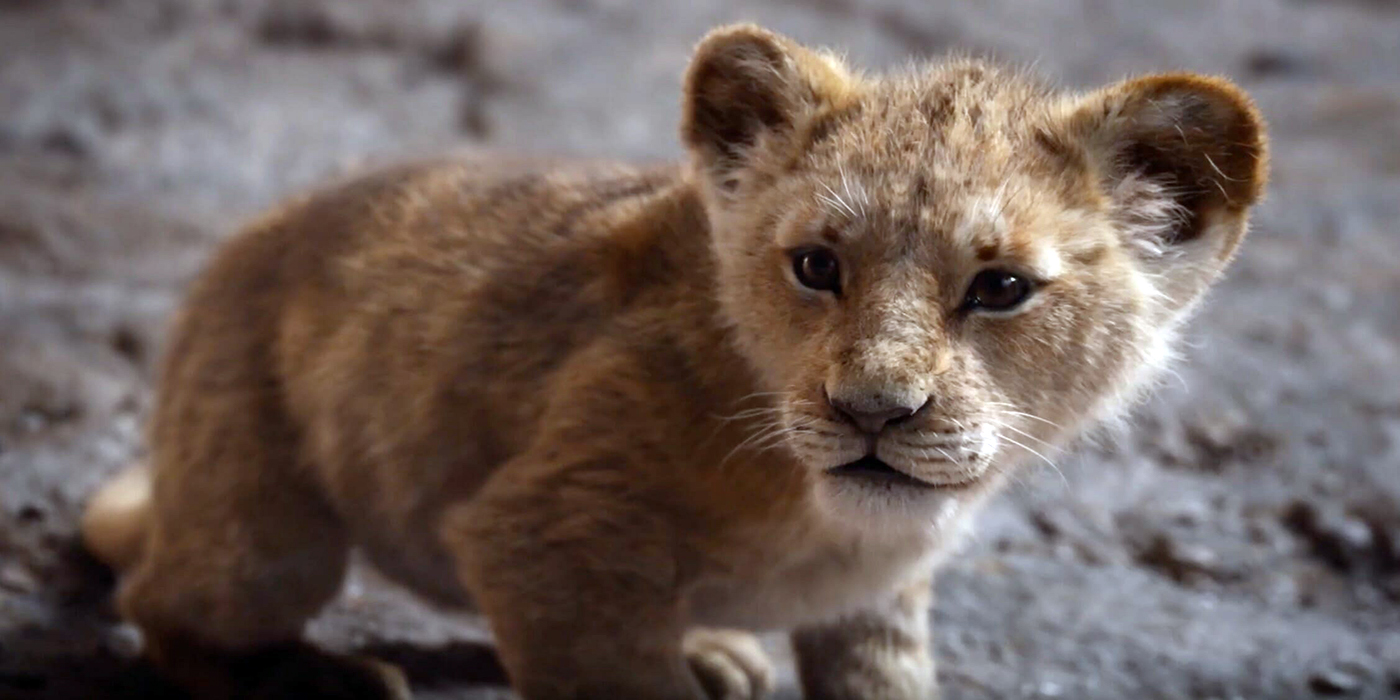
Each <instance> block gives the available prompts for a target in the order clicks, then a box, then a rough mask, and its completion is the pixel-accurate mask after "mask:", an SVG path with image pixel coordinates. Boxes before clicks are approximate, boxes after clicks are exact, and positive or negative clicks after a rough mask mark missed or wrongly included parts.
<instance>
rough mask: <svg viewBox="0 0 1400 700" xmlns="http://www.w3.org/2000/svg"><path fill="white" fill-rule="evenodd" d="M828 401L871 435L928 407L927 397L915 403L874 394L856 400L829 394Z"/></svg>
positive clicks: (846, 417)
mask: <svg viewBox="0 0 1400 700" xmlns="http://www.w3.org/2000/svg"><path fill="white" fill-rule="evenodd" d="M826 400H827V402H828V403H830V404H831V407H832V408H834V409H836V413H837V414H838V415H840V416H841V417H842V418H844V419H846V420H847V421H849V422H851V423H854V424H855V426H856V427H857V428H860V429H861V431H862V432H865V433H869V434H871V435H875V434H877V433H879V432H880V431H882V430H884V429H885V426H887V425H890V424H892V423H898V422H900V421H902V420H905V419H906V418H909V417H910V416H912V415H914V414H915V413H918V412H919V410H920V409H922V408H923V407H924V406H927V405H928V398H927V397H925V398H924V400H923V401H919V402H915V401H908V400H900V398H899V397H896V396H890V395H888V394H873V395H869V396H864V397H861V398H860V399H859V400H855V399H851V398H847V397H842V396H832V395H831V394H829V393H828V394H827V397H826ZM911 404H912V405H911Z"/></svg>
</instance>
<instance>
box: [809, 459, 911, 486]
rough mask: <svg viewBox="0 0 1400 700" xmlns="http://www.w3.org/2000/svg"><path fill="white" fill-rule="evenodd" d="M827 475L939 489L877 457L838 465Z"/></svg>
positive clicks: (828, 471) (827, 471) (829, 470)
mask: <svg viewBox="0 0 1400 700" xmlns="http://www.w3.org/2000/svg"><path fill="white" fill-rule="evenodd" d="M826 473H827V474H830V475H832V476H837V477H843V478H849V479H861V480H864V481H871V482H876V483H883V484H892V485H895V486H918V487H922V488H938V486H939V484H931V483H929V482H927V481H924V480H922V479H916V478H914V477H912V476H909V475H908V474H905V473H904V472H902V471H899V470H898V469H895V468H894V467H891V466H890V465H888V464H885V463H884V461H882V460H881V459H880V458H878V457H876V456H875V455H866V456H864V457H861V458H860V459H858V460H856V461H854V462H847V463H845V464H838V465H836V466H834V467H832V468H830V469H828V470H826Z"/></svg>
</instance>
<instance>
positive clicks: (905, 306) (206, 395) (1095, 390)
mask: <svg viewBox="0 0 1400 700" xmlns="http://www.w3.org/2000/svg"><path fill="white" fill-rule="evenodd" d="M684 101H685V106H684V115H685V116H684V121H683V124H682V127H681V136H682V140H683V141H684V143H685V144H686V146H687V147H688V148H689V150H690V153H691V158H690V161H689V163H688V164H687V165H686V166H684V167H660V168H654V169H638V168H634V167H630V166H622V165H602V164H583V165H580V164H548V165H541V164H526V163H514V162H509V163H508V162H500V161H497V162H487V163H480V162H457V161H450V162H439V163H431V164H424V165H419V166H412V167H406V168H401V169H397V170H391V171H387V172H384V173H380V174H378V175H375V176H371V177H368V178H363V179H360V180H357V181H355V182H351V183H347V184H343V185H340V186H337V187H334V188H331V189H328V190H325V191H323V192H320V193H317V194H314V195H312V196H310V197H308V198H304V199H301V200H298V201H296V202H294V203H291V204H289V205H287V206H286V207H284V208H283V209H282V210H280V211H279V212H276V213H274V214H272V215H270V216H268V217H266V218H264V219H263V220H261V221H260V222H257V223H256V224H254V225H253V226H251V227H250V228H249V229H248V230H246V231H245V232H243V233H242V234H240V235H239V236H237V237H236V238H234V239H233V240H232V241H230V243H229V244H228V245H227V247H226V248H225V249H224V250H223V251H222V252H221V253H220V254H219V255H218V257H217V258H216V259H215V260H214V262H213V263H212V264H211V266H210V267H209V269H208V270H207V271H206V272H205V273H204V275H203V276H202V278H201V279H200V281H199V282H198V283H197V284H196V285H195V286H194V288H193V289H192V290H191V292H190V296H189V300H188V302H187V303H186V305H185V307H184V310H183V311H182V313H181V314H180V317H179V319H178V320H177V322H176V325H175V329H174V332H173V335H172V342H171V344H170V349H169V352H168V354H167V357H166V361H165V365H164V369H163V374H162V379H161V385H160V391H159V401H158V407H157V410H156V413H155V416H154V420H153V428H152V433H151V447H152V464H151V466H150V469H149V472H144V471H143V472H137V473H135V474H133V475H131V476H128V477H127V478H125V479H124V480H122V481H119V482H115V483H116V485H114V486H113V487H112V489H111V490H109V491H108V492H107V493H106V495H105V496H104V497H102V498H99V499H98V500H96V501H95V502H94V505H93V509H92V510H91V511H90V513H89V517H88V518H87V519H86V521H85V533H86V535H87V541H88V542H89V544H90V546H92V547H93V548H94V549H95V550H96V551H97V552H98V554H99V555H102V556H104V557H105V558H107V559H108V560H109V561H112V562H113V563H117V564H124V563H126V562H129V561H134V562H135V564H134V566H133V567H132V568H131V569H130V571H129V572H128V573H127V575H126V576H125V579H124V583H123V586H122V591H121V595H120V605H121V609H122V612H123V614H124V615H125V616H127V617H128V618H129V619H131V620H133V621H134V622H136V623H137V624H138V625H140V626H141V627H142V628H143V630H144V631H145V633H146V639H147V642H148V653H149V654H150V655H151V656H152V658H153V659H154V660H155V661H156V662H157V663H160V664H162V665H163V666H164V667H165V668H167V669H168V670H169V671H170V672H171V673H173V674H175V675H176V676H177V678H179V679H180V680H181V681H182V682H184V683H186V684H187V685H189V686H190V687H192V688H194V689H196V690H197V691H198V692H200V693H201V694H203V695H204V696H209V697H220V696H222V697H231V696H241V695H251V694H256V693H258V692H263V691H264V690H266V689H267V688H271V687H277V686H278V685H279V684H283V683H290V684H292V685H293V686H294V687H300V688H301V689H302V690H301V691H299V692H303V694H305V693H307V692H311V691H307V690H305V689H306V688H308V687H310V688H313V690H314V692H316V693H321V694H325V695H336V694H340V695H353V694H355V693H357V692H360V691H361V690H362V687H361V686H360V685H356V684H361V685H365V686H375V687H379V688H381V690H380V692H381V694H385V695H392V694H402V693H403V692H404V691H403V690H402V683H401V679H396V678H395V676H394V674H393V673H392V672H390V671H387V670H385V669H384V668H383V667H381V666H377V665H373V664H367V663H363V662H355V661H352V660H347V659H341V658H338V657H330V656H326V655H321V654H318V653H317V652H315V651H314V650H310V649H308V648H305V647H298V646H295V644H296V639H297V638H298V637H299V635H300V631H301V628H302V626H303V624H304V622H305V621H306V619H307V618H309V617H310V616H311V615H313V614H315V612H316V610H317V609H318V608H319V607H320V606H321V605H322V604H324V602H325V601H326V600H327V599H328V598H329V597H331V596H332V595H333V594H334V592H335V591H336V589H337V587H338V585H339V582H340V579H341V576H342V572H343V570H344V567H345V562H346V551H347V549H348V548H349V547H350V546H352V545H353V546H359V547H362V548H363V549H364V550H365V551H366V552H367V553H368V555H369V557H370V558H371V560H373V561H374V562H375V564H376V565H377V566H378V567H379V568H381V569H382V570H384V571H385V572H386V573H387V574H389V575H390V576H391V577H393V578H395V579H397V580H399V581H401V582H403V583H405V584H406V585H408V586H410V587H412V588H413V589H414V590H416V591H418V592H419V593H420V594H422V595H424V596H426V597H428V598H430V599H432V600H434V601H437V602H439V603H443V604H448V605H468V604H475V605H476V606H478V607H479V608H480V609H481V610H482V611H483V612H484V613H485V614H486V615H487V616H488V617H489V618H490V621H491V624H492V627H493V629H494V632H495V634H496V638H497V641H498V644H499V649H500V654H501V658H502V661H503V662H504V664H505V667H506V668H507V670H508V671H509V674H510V676H511V679H512V682H513V684H514V685H515V687H516V689H517V690H518V691H519V692H520V693H522V694H523V695H524V696H525V697H527V698H586V697H656V698H700V697H704V696H706V695H709V696H711V697H756V696H759V695H761V694H763V693H764V692H766V690H767V688H769V687H770V686H771V670H770V669H769V668H768V666H767V662H766V661H765V660H764V659H763V658H762V655H761V653H760V651H759V649H758V648H757V647H756V646H755V645H754V644H753V642H752V638H750V637H747V636H745V635H743V634H741V633H738V632H733V631H716V630H713V629H710V630H703V629H697V628H700V627H710V628H714V627H746V628H751V629H774V628H791V629H795V630H797V632H796V634H795V638H794V639H795V642H796V646H795V648H796V651H797V654H798V659H799V663H800V665H801V676H802V678H803V681H804V685H805V686H806V692H807V693H808V694H809V696H812V697H871V698H897V697H905V698H926V697H929V696H930V695H931V694H932V693H933V682H934V681H933V667H932V661H931V659H930V658H929V656H928V649H929V631H928V626H927V625H928V619H927V608H928V587H929V584H928V580H929V575H930V573H931V570H932V568H933V566H934V565H935V563H936V562H937V560H938V558H939V556H940V555H941V554H942V553H943V552H944V551H945V550H946V548H947V546H948V544H949V543H950V542H951V541H952V540H953V539H955V538H956V535H957V533H958V531H959V530H960V528H962V527H964V526H965V524H966V522H967V519H968V515H969V514H970V513H972V512H974V511H975V509H976V507H977V506H978V504H979V503H980V502H982V501H983V500H984V499H985V498H986V497H988V496H989V495H990V494H992V493H994V492H995V490H996V488H997V487H998V485H1000V484H1001V483H1002V482H1003V481H1004V480H1005V478H1006V476H1007V475H1008V474H1010V473H1011V472H1012V471H1013V470H1014V469H1016V468H1017V466H1018V465H1020V464H1021V463H1023V462H1025V461H1027V459H1028V458H1031V457H1032V455H1033V452H1034V451H1035V450H1037V448H1040V447H1044V446H1045V445H1054V446H1058V445H1062V444H1064V443H1066V442H1067V441H1069V440H1070V439H1072V438H1073V437H1074V436H1075V435H1077V434H1079V433H1080V432H1082V431H1083V430H1084V429H1085V428H1086V427H1088V426H1089V425H1091V424H1093V423H1094V422H1095V421H1096V420H1100V419H1103V418H1105V417H1108V416H1112V415H1114V414H1116V413H1117V412H1119V411H1120V410H1121V409H1122V407H1123V406H1124V405H1125V404H1126V402H1128V401H1129V400H1131V398H1132V397H1134V396H1135V395H1136V394H1137V393H1138V392H1139V389H1140V387H1142V386H1143V385H1144V384H1145V382H1146V380H1147V379H1148V378H1150V377H1151V375H1152V371H1153V370H1154V369H1156V368H1157V367H1159V366H1160V365H1161V364H1162V363H1163V362H1165V361H1166V358H1167V356H1168V355H1169V350H1170V345H1171V339H1172V335H1173V333H1174V331H1175V329H1176V327H1177V326H1178V325H1179V323H1180V322H1181V321H1182V319H1184V317H1185V315H1186V314H1187V313H1188V312H1189V310H1190V309H1191V308H1192V306H1193V305H1194V304H1195V302H1196V301H1197V300H1198V299H1199V298H1200V296H1201V295H1202V293H1203V292H1204V291H1205V289H1206V287H1207V286H1209V284H1210V283H1211V282H1212V281H1213V280H1214V279H1215V278H1216V277H1217V276H1218V275H1219V273H1220V272H1221V270H1222V269H1223V268H1224V266H1225V265H1226V263H1227V262H1228V260H1229V259H1230V257H1231V255H1232V254H1233V253H1234V251H1235V249H1236V247H1237V246H1238V244H1239V242H1240V240H1241V237H1242V236H1243V234H1244V230H1245V225H1246V217H1247V215H1248V211H1249V208H1250V206H1251V205H1253V204H1254V203H1255V202H1256V201H1257V200H1258V199H1259V197H1260V195H1261V193H1262V189H1263V186H1264V178H1265V164H1266V156H1265V144H1264V135H1263V126H1262V122H1261V120H1260V118H1259V115H1258V113H1257V112H1256V111H1255V109H1254V107H1253V106H1252V104H1251V103H1250V102H1249V100H1248V98H1247V97H1245V96H1244V94H1243V93H1241V92H1240V91H1239V90H1238V89H1237V88H1235V87H1233V86H1232V85H1231V84H1230V83H1228V82H1226V81H1224V80H1220V79H1215V78H1203V77H1198V76H1186V75H1165V76H1155V77H1149V78H1142V79H1137V80H1131V81H1128V82H1124V83H1121V84H1118V85H1115V86H1110V87H1108V88H1105V89H1103V90H1100V91H1097V92H1093V93H1089V94H1084V95H1075V94H1063V93H1060V92H1057V91H1054V90H1052V89H1050V88H1048V87H1046V86H1045V85H1044V84H1042V83H1040V82H1039V81H1037V80H1036V79H1035V78H1033V77H1030V76H1028V75H1025V74H1023V73H1021V72H1018V71H1012V70H1008V69H1005V68H1002V67H999V66H995V65H991V64H987V63H983V62H979V61H971V60H953V61H949V62H946V63H941V64H934V65H928V66H919V67H916V68H911V69H909V70H906V71H904V72H901V73H897V74H894V75H888V76H882V77H869V76H862V75H859V74H856V73H853V72H851V71H849V70H848V69H846V68H845V67H844V66H842V65H841V63H840V61H838V60H837V59H835V58H834V57H833V56H831V55H830V54H825V53H819V52H815V51H811V50H808V49H805V48H802V47H800V46H798V45H796V44H794V43H793V42H791V41H790V40H788V39H785V38H782V37H779V36H776V35H774V34H771V33H769V32H767V31H765V30H762V29H759V28H756V27H752V26H736V27H728V28H724V29H720V30H716V31H715V32H713V33H712V34H711V35H710V36H708V37H706V38H705V40H704V41H703V42H701V44H700V45H699V47H698V48H697V50H696V53H695V58H694V60H693V62H692V64H691V67H690V69H689V71H688V73H687V76H686V79H685V90H684ZM814 245H816V246H825V247H827V248H829V249H830V250H832V251H833V252H834V254H835V255H836V257H837V259H838V261H839V264H840V270H841V273H840V275H841V291H840V294H833V293H830V292H819V291H815V290H811V289H807V288H805V287H803V286H802V285H801V284H800V283H799V282H798V280H797V279H796V278H795V276H794V272H793V262H792V253H793V251H795V250H800V249H803V248H804V247H808V246H814ZM986 269H1007V270H1012V271H1015V272H1016V273H1017V274H1021V275H1023V276H1026V277H1030V278H1033V279H1035V280H1037V282H1038V286H1037V289H1036V291H1035V293H1034V294H1033V295H1032V296H1031V297H1030V299H1029V301H1027V302H1026V303H1025V304H1023V305H1021V306H1020V307H1018V308H1016V309H1015V310H1012V311H1007V312H997V313H988V312H978V311H970V310H969V309H968V308H967V307H966V306H965V305H964V304H963V298H964V295H965V293H966V290H967V289H968V286H969V284H970V281H971V280H972V279H973V277H974V276H975V275H976V274H977V273H978V272H979V271H981V270H986ZM833 398H834V399H840V400H842V401H846V402H847V403H849V404H851V405H856V406H873V405H876V404H880V403H882V402H889V401H905V402H909V403H911V404H912V405H921V406H922V408H921V409H920V410H919V411H918V412H917V413H915V414H913V415H912V416H909V417H908V418H907V419H904V420H902V421H900V422H899V423H898V424H897V425H890V426H889V427H888V428H887V429H886V430H885V432H884V433H883V434H882V435H881V437H880V438H879V440H878V442H872V441H871V440H870V439H868V438H866V437H865V436H863V435H862V434H861V433H860V432H859V431H857V430H856V429H855V428H854V426H852V425H850V424H849V423H848V422H845V421H843V420H842V419H841V418H840V417H839V415H838V414H837V413H836V412H835V410H834V409H833V408H832V406H831V404H830V403H829V402H828V399H833ZM872 445H874V449H875V450H876V454H877V455H878V457H879V458H880V459H882V460H883V461H885V462H886V463H888V464H889V465H890V466H891V467H893V468H894V469H895V470H897V471H899V472H903V473H904V474H906V475H908V476H909V477H910V478H911V479H914V480H917V481H920V482H923V484H922V485H892V484H874V483H871V482H867V481H863V480H859V479H850V478H846V477H840V476H835V475H833V474H830V473H828V472H827V470H828V469H829V468H831V467H834V466H836V465H839V464H843V463H846V462H850V461H852V460H855V459H857V458H860V457H861V456H862V455H864V454H865V453H866V451H867V450H869V449H870V448H871V446H872ZM146 479H149V480H150V481H151V485H152V486H153V489H152V492H151V494H150V496H149V497H143V496H142V494H143V493H144V492H143V491H142V488H144V487H145V483H146V482H145V481H144V480H146ZM124 496H129V497H124ZM289 659H299V660H301V661H298V662H297V664H300V665H298V666H296V668H300V669H302V670H301V671H289V670H286V669H289V668H292V667H291V666H288V664H289V663H291V662H290V661H288V660H289ZM687 659H689V663H687ZM302 661H305V663H304V664H303V663H302ZM269 684H271V685H269ZM297 684H300V685H299V686H298V685H297Z"/></svg>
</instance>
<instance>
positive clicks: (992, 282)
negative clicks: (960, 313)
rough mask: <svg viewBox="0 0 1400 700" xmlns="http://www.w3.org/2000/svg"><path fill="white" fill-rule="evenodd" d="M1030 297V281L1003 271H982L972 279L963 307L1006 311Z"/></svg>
mask: <svg viewBox="0 0 1400 700" xmlns="http://www.w3.org/2000/svg"><path fill="white" fill-rule="evenodd" d="M1030 295H1031V282H1030V280H1028V279H1026V278H1025V277H1022V276H1021V275H1018V274H1015V273H1013V272H1007V271H1005V270H983V271H981V272H979V273H977V276H976V277H974V278H972V286H970V287H968V289H967V299H966V300H965V301H964V302H963V305H964V306H966V307H967V308H969V309H987V310H988V311H1006V310H1009V309H1012V308H1015V307H1016V306H1017V305H1019V304H1020V303H1021V302H1023V301H1025V300H1026V297H1029V296H1030Z"/></svg>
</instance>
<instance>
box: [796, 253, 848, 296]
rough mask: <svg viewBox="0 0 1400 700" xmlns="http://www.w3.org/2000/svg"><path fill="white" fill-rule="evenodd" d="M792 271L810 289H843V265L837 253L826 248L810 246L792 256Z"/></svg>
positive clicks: (824, 290)
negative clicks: (838, 260)
mask: <svg viewBox="0 0 1400 700" xmlns="http://www.w3.org/2000/svg"><path fill="white" fill-rule="evenodd" d="M792 272H793V274H795V275H797V281H798V282H801V283H802V286H804V287H807V288H809V289H816V290H819V291H823V292H839V291H841V266H840V265H839V264H837V262H836V254H835V253H833V252H831V251H830V250H828V249H826V248H809V249H807V250H801V251H798V252H797V253H795V254H794V255H793V256H792Z"/></svg>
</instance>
